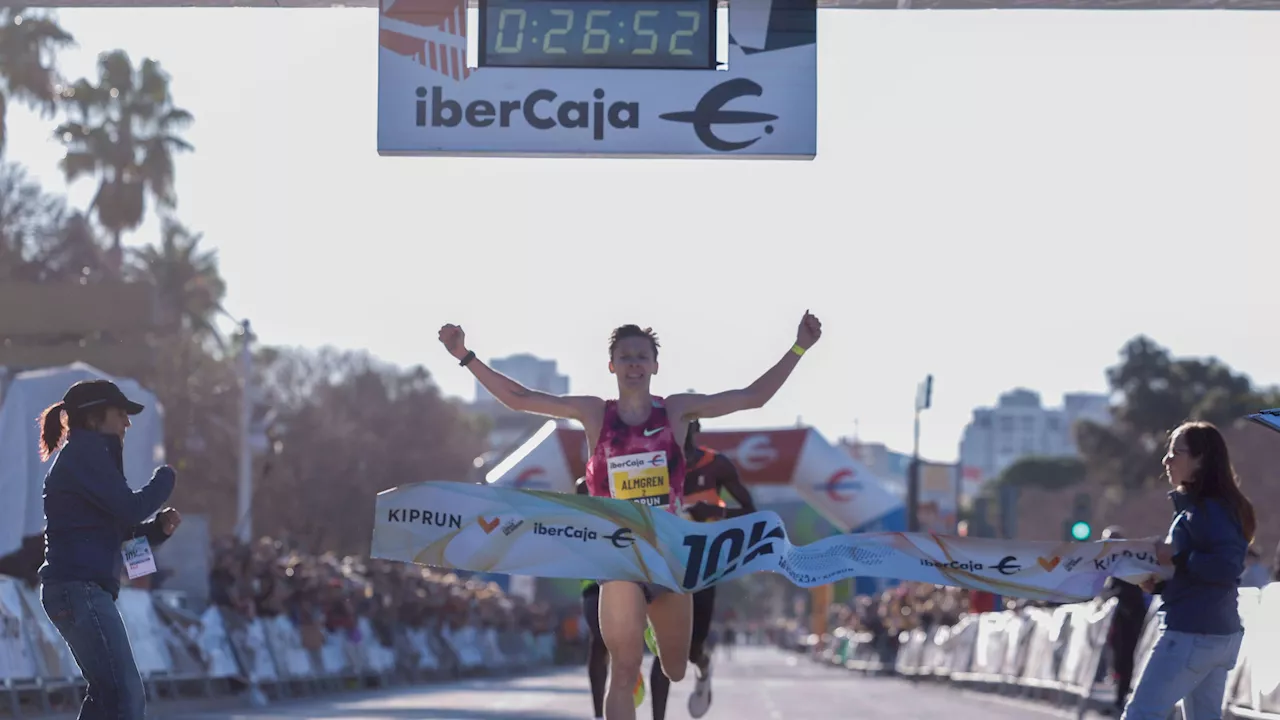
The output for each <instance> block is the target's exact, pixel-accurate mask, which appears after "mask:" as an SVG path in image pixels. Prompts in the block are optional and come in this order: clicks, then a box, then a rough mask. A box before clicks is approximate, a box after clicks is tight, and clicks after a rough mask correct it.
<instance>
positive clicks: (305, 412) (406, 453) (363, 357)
mask: <svg viewBox="0 0 1280 720" xmlns="http://www.w3.org/2000/svg"><path fill="white" fill-rule="evenodd" d="M255 362H256V363H257V364H258V365H259V366H260V371H259V372H260V376H259V378H258V380H257V382H258V383H259V384H260V386H261V388H262V391H263V402H264V403H266V404H269V405H270V406H271V407H272V408H273V409H274V410H276V412H277V413H278V416H277V418H278V419H277V421H276V423H275V425H274V427H273V429H272V435H273V437H274V438H276V439H278V440H279V442H280V444H281V451H280V454H279V455H278V456H275V457H274V458H273V459H272V460H271V462H270V465H269V467H263V468H260V469H262V470H267V472H265V473H262V474H259V475H258V477H257V480H256V483H255V491H254V508H255V510H254V515H255V517H254V531H255V534H268V535H272V536H276V537H282V536H283V537H289V538H291V539H292V540H293V541H295V542H298V543H301V544H302V545H303V546H304V547H306V548H309V549H311V550H314V551H317V552H324V551H330V550H336V551H339V552H344V553H345V552H355V553H359V552H367V551H368V548H369V540H370V537H371V533H372V529H373V506H374V497H375V495H376V494H377V493H378V492H379V491H382V490H385V489H387V488H389V487H394V486H396V485H402V484H404V483H410V482H420V481H423V480H463V479H467V478H468V476H469V473H470V472H471V470H472V461H473V460H474V459H475V457H476V456H478V455H479V454H480V453H481V452H482V451H483V450H484V447H485V432H486V429H487V428H486V427H485V426H484V423H483V421H481V420H480V419H478V418H475V417H473V416H471V415H470V414H469V413H468V412H467V411H466V410H465V409H464V408H463V407H461V406H460V405H459V404H458V403H457V402H455V401H451V400H449V399H446V398H445V397H443V396H442V395H441V394H440V391H439V389H438V388H437V387H436V385H435V383H434V382H432V380H431V376H430V375H429V374H428V373H427V371H426V370H425V369H423V368H421V367H415V368H410V369H400V368H395V367H392V366H388V365H386V364H383V363H380V362H378V361H376V360H374V359H373V358H371V357H370V356H369V355H367V354H365V353H358V352H343V351H337V350H333V349H328V348H326V349H323V350H320V351H315V352H308V351H302V350H294V349H283V348H268V349H265V350H263V351H261V352H259V353H258V355H257V358H256V360H255ZM232 454H233V456H234V453H232ZM235 477H236V475H235V473H234V471H233V472H231V473H230V474H229V475H228V476H227V477H226V478H221V479H219V480H218V483H219V485H220V487H221V492H220V493H216V492H215V493H213V494H214V495H217V496H218V497H216V498H212V499H211V501H212V502H217V503H220V505H221V506H223V507H224V508H225V507H231V508H234V505H235V492H234V487H235V485H234V483H235ZM217 515H218V517H221V518H229V517H232V516H233V514H231V513H229V512H228V511H227V510H226V509H223V510H221V511H218V512H217ZM222 529H227V530H229V527H224V528H222Z"/></svg>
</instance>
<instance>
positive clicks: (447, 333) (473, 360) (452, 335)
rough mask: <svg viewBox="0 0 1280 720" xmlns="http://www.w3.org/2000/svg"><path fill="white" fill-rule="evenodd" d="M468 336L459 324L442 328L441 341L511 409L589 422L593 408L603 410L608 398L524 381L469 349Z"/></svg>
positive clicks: (596, 410)
mask: <svg viewBox="0 0 1280 720" xmlns="http://www.w3.org/2000/svg"><path fill="white" fill-rule="evenodd" d="M466 339H467V336H466V334H465V333H464V332H463V331H462V328H461V327H459V326H457V325H445V326H444V327H442V328H440V344H442V345H444V347H445V349H446V350H448V351H449V354H450V355H452V356H453V357H454V358H455V359H457V360H458V362H459V363H461V364H462V366H463V367H465V368H467V369H468V370H470V371H471V374H472V375H475V377H476V380H478V381H479V382H480V384H481V385H483V386H484V389H485V390H488V391H489V392H490V393H492V394H493V397H494V398H496V399H497V400H498V402H500V403H502V404H503V405H504V406H506V407H507V408H508V409H510V410H515V411H516V412H525V413H531V414H534V415H546V416H547V417H553V418H563V419H566V420H577V421H578V422H586V420H587V418H588V417H591V416H592V414H593V412H594V414H595V415H599V414H600V413H601V412H603V408H604V401H603V400H601V399H600V398H598V397H591V396H589V395H551V394H550V393H544V392H541V391H539V390H531V389H529V388H527V387H525V386H524V385H521V384H520V383H518V382H516V381H515V380H512V379H511V378H509V377H507V376H506V375H503V374H502V373H500V372H498V371H497V370H494V369H493V368H491V367H489V366H488V365H485V364H484V363H483V362H481V361H480V359H479V358H477V357H476V354H475V353H473V352H471V351H470V350H468V349H467V347H466Z"/></svg>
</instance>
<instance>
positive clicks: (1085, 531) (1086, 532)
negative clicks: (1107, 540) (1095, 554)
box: [1071, 520, 1093, 540]
mask: <svg viewBox="0 0 1280 720" xmlns="http://www.w3.org/2000/svg"><path fill="white" fill-rule="evenodd" d="M1092 534H1093V528H1091V527H1089V523H1087V522H1084V521H1083V520H1081V521H1079V522H1076V523H1073V524H1072V525H1071V537H1073V538H1075V539H1076V540H1088V539H1089V536H1090V535H1092Z"/></svg>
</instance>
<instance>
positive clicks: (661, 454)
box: [608, 450, 671, 507]
mask: <svg viewBox="0 0 1280 720" xmlns="http://www.w3.org/2000/svg"><path fill="white" fill-rule="evenodd" d="M608 462H609V493H610V494H611V495H612V496H613V497H615V498H618V499H619V500H630V501H632V502H638V503H640V504H641V505H651V506H654V507H662V506H666V505H668V504H670V502H671V473H670V470H668V468H667V453H666V452H665V451H662V450H659V451H656V452H646V453H637V454H635V455H619V456H617V457H611V458H609V460H608Z"/></svg>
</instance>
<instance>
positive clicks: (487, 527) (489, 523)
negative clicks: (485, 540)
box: [476, 517, 501, 535]
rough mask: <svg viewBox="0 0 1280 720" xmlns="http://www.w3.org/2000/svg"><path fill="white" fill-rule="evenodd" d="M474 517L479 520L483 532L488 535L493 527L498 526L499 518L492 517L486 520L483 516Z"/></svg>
mask: <svg viewBox="0 0 1280 720" xmlns="http://www.w3.org/2000/svg"><path fill="white" fill-rule="evenodd" d="M476 519H477V520H479V521H480V527H482V528H484V534H485V535H488V534H489V533H491V532H493V530H494V528H496V527H498V521H499V520H500V519H501V518H494V519H492V520H487V519H485V518H484V517H478V518H476Z"/></svg>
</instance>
